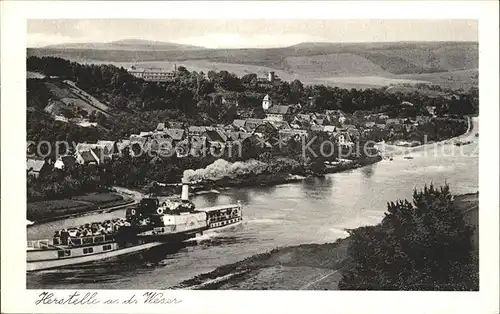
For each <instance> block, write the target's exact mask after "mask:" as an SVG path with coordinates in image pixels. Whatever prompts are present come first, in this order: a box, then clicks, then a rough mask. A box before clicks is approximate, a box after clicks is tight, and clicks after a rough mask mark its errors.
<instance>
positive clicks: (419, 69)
mask: <svg viewBox="0 0 500 314" xmlns="http://www.w3.org/2000/svg"><path fill="white" fill-rule="evenodd" d="M162 45H165V46H162ZM169 45H174V46H172V47H176V44H168V43H154V44H153V43H150V42H143V41H140V42H136V41H135V40H131V41H128V40H127V41H125V42H123V41H121V42H115V43H114V44H108V46H107V47H108V48H109V49H98V48H89V47H87V48H84V47H80V48H73V49H67V48H66V49H65V48H61V47H60V46H59V47H48V48H38V49H28V52H27V54H28V56H39V57H41V56H54V57H61V58H64V59H68V60H71V61H76V62H81V63H94V62H95V63H100V64H102V63H112V64H117V65H118V64H124V63H138V64H141V63H148V64H150V65H152V64H154V63H157V65H158V66H161V65H162V64H165V63H169V64H171V63H177V64H179V63H181V64H183V65H184V66H186V67H187V68H188V69H189V68H190V66H193V67H195V68H197V69H198V70H197V71H199V70H202V71H204V72H207V71H208V70H210V69H214V67H215V68H216V69H218V70H228V71H230V70H231V69H234V68H237V69H238V71H237V72H238V74H243V73H246V72H247V71H248V73H251V72H252V70H253V69H254V68H255V67H259V69H262V70H263V69H269V70H275V71H276V72H277V73H278V74H279V75H280V77H282V78H283V79H285V80H288V79H290V80H291V79H300V80H301V81H303V82H307V83H314V82H321V83H325V84H329V85H334V84H339V83H338V82H339V80H336V79H335V78H342V77H351V78H354V79H353V80H354V81H356V79H355V78H356V77H367V76H370V77H383V78H389V79H397V78H399V77H400V76H406V77H405V78H410V77H409V76H415V75H419V76H423V75H426V74H437V73H448V72H454V73H457V72H460V71H474V70H476V69H477V68H478V60H479V52H478V43H477V42H395V43H301V44H298V45H294V46H290V47H283V48H266V49H206V48H200V47H192V46H187V47H188V48H186V49H184V48H182V47H184V46H182V45H180V46H182V47H181V48H179V49H174V48H172V49H170V50H169V49H167V48H166V47H167V46H169ZM126 47H135V48H136V49H126ZM159 47H165V48H164V49H159ZM139 48H141V49H142V50H140V49H139ZM237 65H242V66H243V67H246V68H247V69H245V68H240V67H239V66H237ZM170 67H171V66H169V67H168V68H170ZM256 73H257V72H256ZM426 77H429V78H431V80H430V81H429V82H431V83H432V82H433V78H438V77H440V78H439V81H440V82H444V83H446V84H447V85H450V86H453V84H454V83H455V82H454V80H453V79H451V80H448V79H446V80H444V79H442V78H441V77H442V75H427V76H426ZM461 77H465V78H466V79H467V81H466V82H461V83H463V86H464V87H467V86H471V85H475V84H476V83H477V80H475V81H474V80H471V79H469V76H461ZM353 80H350V81H353ZM373 81H374V82H375V81H376V80H373ZM335 82H337V83H335ZM381 82H382V81H381ZM383 82H384V84H385V81H383ZM381 84H382V83H374V84H368V85H374V86H381ZM382 85H383V84H382ZM460 86H462V85H460Z"/></svg>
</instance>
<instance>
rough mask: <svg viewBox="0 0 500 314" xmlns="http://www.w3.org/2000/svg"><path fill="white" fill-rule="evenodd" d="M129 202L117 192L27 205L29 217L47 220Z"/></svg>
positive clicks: (34, 219)
mask: <svg viewBox="0 0 500 314" xmlns="http://www.w3.org/2000/svg"><path fill="white" fill-rule="evenodd" d="M128 202H129V200H126V199H124V198H123V197H122V196H121V195H118V194H115V193H90V194H87V195H83V196H76V197H73V198H72V199H63V200H50V201H41V202H32V203H28V205H27V218H28V219H29V220H31V221H47V220H53V219H57V218H60V217H64V216H68V215H75V214H80V213H86V212H90V211H95V210H99V209H104V208H109V207H113V206H119V205H122V204H126V203H128Z"/></svg>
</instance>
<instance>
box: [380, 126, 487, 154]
mask: <svg viewBox="0 0 500 314" xmlns="http://www.w3.org/2000/svg"><path fill="white" fill-rule="evenodd" d="M467 119H468V123H467V130H466V131H465V133H464V134H462V135H459V136H456V137H452V138H449V139H445V140H442V141H439V142H429V143H426V144H423V145H418V146H399V145H394V144H389V143H386V142H380V143H378V144H377V145H375V147H376V148H377V150H378V151H379V152H380V153H381V156H382V157H383V158H391V157H394V156H400V155H407V154H411V153H415V152H418V151H422V150H429V149H435V148H438V147H440V146H442V145H447V144H451V143H456V142H458V141H460V140H466V139H472V138H474V137H475V134H476V133H477V132H478V131H479V128H478V125H479V117H472V118H471V117H467Z"/></svg>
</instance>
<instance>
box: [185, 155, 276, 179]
mask: <svg viewBox="0 0 500 314" xmlns="http://www.w3.org/2000/svg"><path fill="white" fill-rule="evenodd" d="M266 168H267V164H266V163H263V162H260V161H258V160H255V159H249V160H247V161H244V162H240V161H238V162H235V163H231V162H228V161H226V160H224V159H218V160H216V161H214V162H213V163H212V164H210V165H208V166H207V167H206V168H204V169H197V170H193V169H187V170H185V171H184V175H183V178H182V181H183V182H194V181H199V180H220V179H222V178H224V177H226V176H227V177H230V178H236V177H238V176H242V175H246V174H250V173H253V174H259V173H262V172H263V171H264V170H265V169H266Z"/></svg>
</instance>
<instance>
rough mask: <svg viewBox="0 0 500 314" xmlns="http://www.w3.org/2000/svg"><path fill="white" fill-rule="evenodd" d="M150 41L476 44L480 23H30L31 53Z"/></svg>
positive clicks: (243, 44) (220, 45)
mask: <svg viewBox="0 0 500 314" xmlns="http://www.w3.org/2000/svg"><path fill="white" fill-rule="evenodd" d="M121 39H145V40H154V41H163V42H173V43H179V44H187V45H195V46H203V47H207V48H271V47H286V46H291V45H295V44H298V43H301V42H396V41H477V40H478V26H477V21H475V20H307V19H294V20H221V19H218V20H180V19H177V20H139V19H106V20H76V19H74V20H28V34H27V44H28V47H43V46H47V45H54V44H64V43H102V42H111V41H115V40H121Z"/></svg>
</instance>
